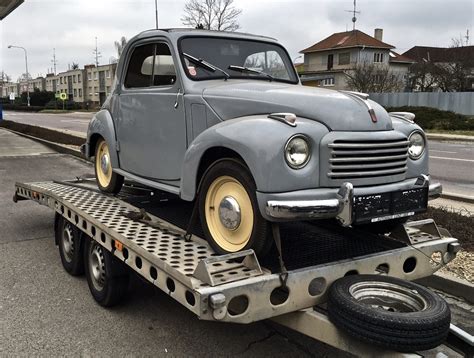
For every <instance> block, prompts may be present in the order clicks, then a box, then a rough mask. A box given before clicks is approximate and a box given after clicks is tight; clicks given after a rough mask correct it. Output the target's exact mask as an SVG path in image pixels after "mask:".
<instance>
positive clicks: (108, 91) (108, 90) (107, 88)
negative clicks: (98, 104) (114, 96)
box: [106, 86, 110, 94]
mask: <svg viewBox="0 0 474 358" xmlns="http://www.w3.org/2000/svg"><path fill="white" fill-rule="evenodd" d="M106 91H107V94H109V93H110V86H107V87H106Z"/></svg>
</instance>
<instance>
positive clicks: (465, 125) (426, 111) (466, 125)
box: [387, 106, 474, 132]
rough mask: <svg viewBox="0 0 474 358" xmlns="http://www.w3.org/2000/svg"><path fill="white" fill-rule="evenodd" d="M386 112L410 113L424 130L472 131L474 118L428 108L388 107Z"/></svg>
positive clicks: (473, 129)
mask: <svg viewBox="0 0 474 358" xmlns="http://www.w3.org/2000/svg"><path fill="white" fill-rule="evenodd" d="M387 111H388V112H412V113H414V114H415V116H416V117H415V122H416V123H417V124H418V125H419V126H420V127H421V128H423V129H424V130H426V131H430V130H442V131H448V132H450V131H474V117H472V116H465V115H462V114H458V113H454V112H450V111H442V110H440V109H436V108H430V107H407V106H405V107H388V108H387Z"/></svg>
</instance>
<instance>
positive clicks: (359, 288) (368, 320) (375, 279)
mask: <svg viewBox="0 0 474 358" xmlns="http://www.w3.org/2000/svg"><path fill="white" fill-rule="evenodd" d="M328 315H329V318H330V320H331V321H332V322H333V323H334V324H335V325H336V327H338V328H340V329H341V330H343V331H345V332H346V333H348V334H350V335H352V336H354V337H356V338H358V339H360V340H361V341H364V342H366V343H369V344H374V345H378V346H380V347H384V348H388V349H392V350H396V351H399V352H410V351H418V350H427V349H431V348H434V347H437V346H438V345H440V344H441V343H442V342H443V341H444V340H445V339H446V337H447V335H448V333H449V325H450V321H451V313H450V310H449V306H448V304H447V303H446V302H445V301H444V300H443V299H442V298H441V297H439V296H438V295H437V294H435V293H433V292H431V291H430V290H428V289H426V288H425V287H423V286H420V285H418V284H415V283H412V282H409V281H405V280H401V279H398V278H394V277H389V276H381V275H352V276H346V277H343V278H341V279H339V280H337V281H335V282H334V283H333V285H332V286H331V287H330V289H329V297H328Z"/></svg>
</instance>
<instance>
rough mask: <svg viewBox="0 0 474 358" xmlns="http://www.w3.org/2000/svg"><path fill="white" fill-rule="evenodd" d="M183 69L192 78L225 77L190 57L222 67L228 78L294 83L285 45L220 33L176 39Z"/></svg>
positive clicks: (198, 79) (293, 73) (295, 79)
mask: <svg viewBox="0 0 474 358" xmlns="http://www.w3.org/2000/svg"><path fill="white" fill-rule="evenodd" d="M180 45H181V46H180V50H181V57H182V61H183V64H184V70H185V71H186V74H187V76H188V77H189V78H191V79H192V80H196V81H200V80H209V79H217V78H226V76H225V75H224V74H223V73H222V72H221V71H213V70H211V69H210V68H208V67H207V68H206V66H200V65H199V63H196V61H192V59H190V58H191V56H192V57H193V58H196V59H199V60H202V61H204V62H205V63H207V64H210V65H212V66H214V67H216V68H219V69H222V70H224V71H226V72H227V73H228V74H229V76H230V78H246V79H257V80H266V81H268V80H271V81H283V82H289V83H297V82H298V78H297V77H296V74H295V71H294V68H293V65H292V63H291V60H290V58H289V57H288V54H287V52H286V51H285V49H284V48H283V47H281V46H279V45H277V44H273V43H268V42H263V41H254V40H240V39H235V38H220V37H186V38H183V39H182V40H181V43H180Z"/></svg>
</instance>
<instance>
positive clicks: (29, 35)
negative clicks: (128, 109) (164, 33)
mask: <svg viewBox="0 0 474 358" xmlns="http://www.w3.org/2000/svg"><path fill="white" fill-rule="evenodd" d="M184 3H185V0H158V11H159V25H160V27H163V28H168V27H182V24H181V20H180V18H181V16H182V9H183V5H184ZM235 6H236V7H238V8H241V9H242V10H243V12H242V15H241V16H240V18H239V21H240V25H241V27H242V29H241V30H240V31H243V32H250V33H255V34H261V35H267V36H271V37H275V38H277V39H278V40H280V41H281V43H282V44H283V45H284V46H285V47H286V48H287V49H288V50H289V52H290V55H291V56H292V58H295V57H296V56H298V55H299V54H298V52H299V51H300V50H302V49H303V48H306V47H308V46H310V45H312V44H314V43H316V42H318V41H320V40H322V39H323V38H325V37H327V36H329V35H331V34H332V33H334V32H341V31H346V29H347V28H348V29H351V28H352V23H351V17H352V14H350V13H347V12H345V11H344V10H350V9H352V0H235ZM357 7H358V10H360V11H361V14H359V15H358V19H357V29H359V30H361V31H364V32H366V33H368V34H369V35H373V31H374V28H376V27H380V28H383V29H384V37H383V40H384V42H387V43H389V44H391V45H394V46H395V47H396V48H397V51H398V52H401V53H403V52H404V51H406V50H408V49H410V48H411V47H412V46H415V45H425V46H440V47H442V46H449V45H450V44H451V39H452V38H459V37H460V36H461V35H465V34H466V30H467V29H469V32H470V33H471V41H470V42H471V44H474V33H473V21H474V20H473V19H474V0H358V1H357ZM154 16H155V12H154V0H128V1H126V0H25V2H24V3H23V4H22V5H21V6H20V7H19V8H17V9H16V10H15V11H14V12H13V13H12V14H11V15H9V16H8V17H7V18H6V19H4V20H3V21H2V22H0V38H1V44H0V45H1V50H0V51H1V56H0V70H2V69H3V70H4V71H5V72H6V73H7V74H9V75H10V76H11V77H12V78H13V79H14V80H16V79H17V78H18V76H19V75H20V74H21V73H23V72H24V58H23V53H22V51H20V50H14V49H7V46H8V45H9V44H13V45H17V46H23V47H26V48H27V50H28V64H29V72H30V73H31V75H32V76H33V77H36V76H37V75H45V74H46V73H47V71H48V68H51V67H52V63H51V59H52V54H53V48H55V49H56V58H57V61H58V64H57V71H58V72H60V71H65V70H67V68H68V64H70V63H72V62H78V63H79V65H80V66H81V68H82V67H83V66H84V65H85V64H88V63H94V57H93V53H92V51H93V49H94V47H95V37H96V36H97V38H98V44H99V51H100V52H101V53H102V58H101V59H100V63H101V64H105V63H109V61H110V58H111V57H113V56H117V55H116V51H115V48H114V41H115V40H118V39H119V38H120V37H121V36H125V37H127V38H130V37H132V36H134V35H135V34H137V33H138V32H140V31H143V30H147V29H150V28H153V27H154V26H155V17H154ZM300 60H301V59H300Z"/></svg>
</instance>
